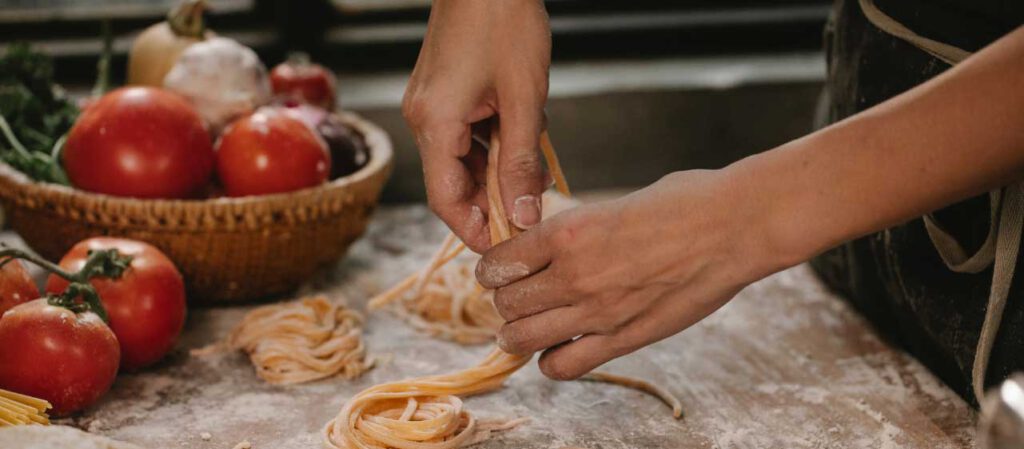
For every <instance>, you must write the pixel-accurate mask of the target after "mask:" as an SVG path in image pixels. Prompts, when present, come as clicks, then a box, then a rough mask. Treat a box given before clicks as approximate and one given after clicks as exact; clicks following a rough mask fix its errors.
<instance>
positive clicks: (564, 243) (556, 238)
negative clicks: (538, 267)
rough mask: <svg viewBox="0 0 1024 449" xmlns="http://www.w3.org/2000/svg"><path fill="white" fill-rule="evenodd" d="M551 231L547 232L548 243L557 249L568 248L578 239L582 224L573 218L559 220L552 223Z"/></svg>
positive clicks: (564, 249)
mask: <svg viewBox="0 0 1024 449" xmlns="http://www.w3.org/2000/svg"><path fill="white" fill-rule="evenodd" d="M551 228H552V230H551V232H549V233H548V244H549V245H551V246H552V247H553V248H555V249H557V250H563V251H566V250H569V249H570V248H572V247H574V246H575V244H576V242H577V241H578V240H579V236H580V230H581V229H582V226H581V225H580V224H579V223H577V222H576V221H574V220H568V219H565V220H560V221H558V222H557V224H556V223H552V225H551Z"/></svg>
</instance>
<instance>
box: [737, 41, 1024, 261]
mask: <svg viewBox="0 0 1024 449" xmlns="http://www.w3.org/2000/svg"><path fill="white" fill-rule="evenodd" d="M1022 112H1024V28H1020V29H1018V30H1016V31H1015V32H1013V33H1011V34H1009V35H1007V36H1006V37H1004V38H1002V39H1000V40H999V41H997V42H996V43H994V44H992V45H990V46H989V47H987V48H985V49H984V50H982V51H980V52H979V53H978V54H976V55H974V56H972V57H971V58H968V60H967V61H964V62H963V63H962V64H960V65H958V66H957V67H955V68H953V69H951V70H949V71H948V72H946V73H944V74H943V75H941V76H939V77H936V78H935V79H933V80H931V81H929V82H927V83H925V84H923V85H921V86H919V87H917V88H914V89H912V90H910V91H908V92H906V93H904V94H902V95H899V96H897V97H895V98H893V99H891V100H889V101H886V102H884V103H882V104H880V105H878V106H876V107H873V108H871V109H869V110H866V111H864V112H862V113H860V114H857V115H855V116H852V117H850V118H849V119H847V120H844V121H842V122H839V123H836V124H834V125H832V126H829V127H827V128H825V129H822V130H820V131H818V132H816V133H814V134H811V135H809V136H807V137H804V138H802V139H799V140H796V141H793V142H791V143H788V144H786V145H783V146H782V147H780V148H777V149H775V150H772V151H768V152H765V153H762V154H759V155H756V156H752V157H750V158H747V159H744V160H742V161H740V162H737V163H736V164H733V165H732V166H730V167H728V168H727V169H726V171H727V173H728V177H729V179H730V180H731V183H732V184H733V189H734V191H736V192H737V193H738V194H742V195H749V196H753V197H756V198H758V199H759V201H757V202H756V203H757V206H755V207H756V209H757V210H756V212H754V214H755V217H754V218H752V219H753V220H755V221H756V222H757V223H761V224H763V225H764V226H763V232H765V233H766V234H767V235H764V236H762V237H763V238H764V240H765V241H766V242H770V243H768V245H770V246H771V247H772V248H770V249H769V250H770V251H772V252H773V253H775V254H777V256H778V257H776V259H782V260H777V263H778V264H780V266H778V267H774V268H782V267H783V266H785V265H787V264H792V263H797V262H799V261H802V260H805V259H807V258H809V257H811V256H813V255H816V254H818V253H820V252H822V251H824V250H826V249H828V248H830V247H832V246H835V245H837V244H839V243H841V242H843V241H846V240H849V239H852V238H856V237H858V236H862V235H865V234H868V233H871V232H874V231H878V230H881V229H885V228H887V227H890V226H893V225H896V224H898V223H901V222H904V221H906V220H908V219H911V218H914V217H916V216H920V215H922V214H924V213H927V212H929V211H932V210H935V209H938V208H940V207H942V206H944V205H947V204H950V203H952V202H955V201H958V200H962V199H965V198H968V197H970V196H973V195H977V194H979V193H982V192H985V191H987V190H990V189H993V188H997V187H999V186H1002V185H1005V184H1008V183H1011V182H1013V181H1015V180H1017V179H1019V178H1020V176H1021V174H1022V170H1024V114H1022Z"/></svg>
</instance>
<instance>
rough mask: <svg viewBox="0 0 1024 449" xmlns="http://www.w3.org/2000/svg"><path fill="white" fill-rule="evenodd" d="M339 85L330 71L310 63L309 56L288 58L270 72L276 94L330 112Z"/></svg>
mask: <svg viewBox="0 0 1024 449" xmlns="http://www.w3.org/2000/svg"><path fill="white" fill-rule="evenodd" d="M336 85H337V80H336V79H335V77H334V74H333V73H331V71H330V70H327V69H325V68H324V67H323V66H321V65H320V64H313V63H311V62H309V57H307V56H304V55H300V56H298V57H292V58H289V59H288V60H287V61H285V62H282V63H281V64H278V65H277V67H274V69H273V70H271V71H270V87H271V89H273V90H274V94H275V95H277V96H279V97H282V98H284V99H285V100H288V101H292V102H296V103H308V104H312V105H315V106H320V107H321V108H324V109H327V110H331V109H333V108H334V101H335V96H336V95H337V90H336V88H335V86H336Z"/></svg>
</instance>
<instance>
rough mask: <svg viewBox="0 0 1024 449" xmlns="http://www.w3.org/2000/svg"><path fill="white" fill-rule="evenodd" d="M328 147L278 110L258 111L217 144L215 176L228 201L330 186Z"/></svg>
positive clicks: (244, 118) (233, 127)
mask: <svg viewBox="0 0 1024 449" xmlns="http://www.w3.org/2000/svg"><path fill="white" fill-rule="evenodd" d="M330 172H331V155H330V152H329V151H328V149H327V143H326V142H324V140H323V139H322V138H321V137H320V136H319V135H317V134H316V132H314V131H313V130H312V129H310V128H309V127H308V126H306V124H305V123H303V122H301V121H299V120H297V119H295V118H292V117H290V116H288V114H286V113H284V112H283V111H281V110H279V109H277V108H271V107H264V108H260V109H259V110H257V111H256V112H254V113H253V114H251V115H249V116H247V117H243V118H240V119H238V120H236V121H235V122H234V123H232V124H231V125H229V126H228V128H227V129H226V130H225V131H224V134H222V135H221V137H220V140H219V141H218V142H217V175H218V176H219V177H220V181H221V183H222V184H223V185H224V190H225V191H226V192H227V194H228V195H229V196H246V195H264V194H269V193H280V192H290V191H293V190H299V189H302V188H306V187H313V186H317V185H320V184H323V183H324V182H325V181H327V178H328V175H329V174H330Z"/></svg>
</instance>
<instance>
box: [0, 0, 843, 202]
mask: <svg viewBox="0 0 1024 449" xmlns="http://www.w3.org/2000/svg"><path fill="white" fill-rule="evenodd" d="M175 3H176V2H175V1H174V0H132V1H128V0H35V1H32V0H0V36H4V37H3V38H2V39H0V51H2V50H3V48H2V47H6V46H7V45H8V44H9V43H10V42H11V41H12V40H13V38H14V37H17V39H19V40H28V41H30V42H32V43H33V44H34V45H35V46H36V47H37V48H40V49H42V50H44V51H46V52H48V53H50V54H51V55H53V56H54V57H55V59H56V71H57V81H58V82H59V83H62V84H64V85H65V86H66V87H67V88H68V89H69V90H70V91H72V92H73V93H74V92H76V91H78V92H83V93H84V92H87V91H88V89H89V88H90V87H91V86H92V83H93V82H94V80H95V76H96V58H97V57H96V55H98V54H99V53H100V50H101V42H100V37H99V36H100V32H101V31H100V30H101V25H100V21H101V20H102V19H111V20H112V24H113V30H114V34H115V36H116V38H115V41H114V50H115V58H114V61H113V64H114V70H113V73H114V74H115V82H117V83H121V82H123V79H117V78H116V77H123V74H124V64H125V55H126V52H127V50H128V48H129V46H130V44H131V40H132V38H133V36H134V35H135V34H136V33H138V32H139V31H140V30H142V29H144V28H145V27H147V26H149V25H150V24H152V23H154V22H157V21H159V20H162V18H163V17H164V16H165V15H166V13H167V11H168V10H169V9H170V8H171V7H172V6H173V5H174V4H175ZM210 4H211V5H212V8H211V10H210V11H209V13H208V24H209V26H210V27H211V28H213V29H216V30H217V32H218V33H219V34H221V35H225V36H227V37H231V38H233V39H236V40H238V41H239V42H241V43H243V44H245V45H247V46H250V47H252V48H254V49H255V50H256V51H257V52H258V53H259V54H260V56H261V59H263V60H264V61H265V62H266V63H267V64H268V65H274V64H276V63H278V62H280V61H281V60H283V59H284V57H285V55H286V54H287V53H288V52H289V51H294V50H301V51H305V52H308V53H310V54H311V55H312V57H313V59H314V60H315V61H318V62H320V63H321V64H324V65H326V66H328V67H329V68H331V69H333V70H335V71H336V72H337V73H338V76H339V81H340V82H339V90H340V95H341V106H342V107H343V108H345V109H351V110H355V111H357V112H359V113H361V114H363V115H365V116H366V117H368V118H369V119H370V120H373V121H375V122H377V123H379V124H380V125H381V126H383V127H384V128H385V129H386V130H387V131H388V132H389V133H390V134H391V136H392V139H393V140H394V143H395V147H396V152H397V160H396V170H395V174H394V176H393V177H392V180H391V182H390V183H389V185H388V186H387V188H386V189H385V191H384V201H387V202H409V201H419V200H422V199H423V197H424V193H423V185H422V174H421V170H420V167H419V160H418V157H417V155H416V151H415V146H414V143H413V140H412V136H411V135H410V133H409V131H408V130H407V128H406V127H405V124H404V122H403V121H402V117H401V113H400V111H399V105H400V102H401V97H402V93H403V90H404V87H405V83H406V81H407V79H408V74H409V72H410V70H411V69H412V66H413V64H414V63H415V61H416V55H417V53H418V51H419V47H420V43H421V39H422V36H423V33H424V31H425V29H426V21H427V16H428V13H429V4H430V2H429V1H427V0H300V1H295V0H293V1H286V0H211V1H210ZM547 7H548V11H549V13H550V15H551V27H552V33H553V41H554V48H553V55H552V59H553V63H552V68H551V89H550V92H551V94H550V95H551V99H550V101H549V103H548V117H549V129H550V130H551V136H552V139H553V141H554V143H555V146H556V148H557V149H558V151H559V153H560V155H561V158H562V162H563V165H564V166H565V169H566V172H567V175H568V176H569V179H570V181H571V182H572V184H573V185H574V186H575V187H576V188H577V189H604V188H630V187H639V186H643V185H646V184H648V183H650V182H653V181H655V180H657V179H658V178H660V177H661V176H662V175H664V174H666V173H668V172H671V171H675V170H682V169H691V168H715V167H721V166H723V165H726V164H728V163H729V162H731V161H734V160H736V159H739V158H742V157H743V156H746V155H749V154H752V153H756V152H758V151H763V150H766V149H769V148H771V147H773V146H775V145H778V144H780V143H783V142H785V141H787V140H790V139H792V138H795V137H798V136H800V135H803V134H805V133H807V132H808V131H809V130H810V129H811V125H812V117H813V115H814V110H815V105H816V103H817V98H818V94H819V92H820V90H821V84H822V82H823V80H824V76H825V62H824V56H823V54H822V51H821V49H822V38H821V36H822V30H823V27H824V25H825V21H826V18H827V16H828V13H829V7H830V2H829V1H828V0H716V1H711V0H672V1H669V0H660V1H659V0H631V1H622V0H548V1H547Z"/></svg>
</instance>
